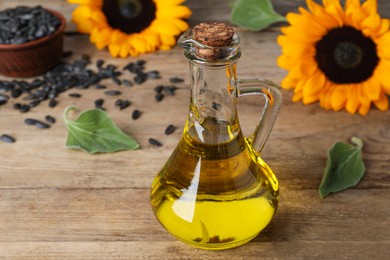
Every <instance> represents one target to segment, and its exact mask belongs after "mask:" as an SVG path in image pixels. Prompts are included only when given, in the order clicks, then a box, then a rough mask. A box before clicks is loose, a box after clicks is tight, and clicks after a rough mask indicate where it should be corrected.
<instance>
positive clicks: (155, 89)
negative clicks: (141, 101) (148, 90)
mask: <svg viewBox="0 0 390 260" xmlns="http://www.w3.org/2000/svg"><path fill="white" fill-rule="evenodd" d="M163 90H164V86H163V85H158V86H157V87H155V88H154V91H156V92H157V93H161V92H162V91H163Z"/></svg>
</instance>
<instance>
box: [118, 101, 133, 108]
mask: <svg viewBox="0 0 390 260" xmlns="http://www.w3.org/2000/svg"><path fill="white" fill-rule="evenodd" d="M130 105H131V102H130V101H129V100H123V102H122V103H121V104H120V105H119V109H120V110H123V109H125V108H128V107H129V106H130Z"/></svg>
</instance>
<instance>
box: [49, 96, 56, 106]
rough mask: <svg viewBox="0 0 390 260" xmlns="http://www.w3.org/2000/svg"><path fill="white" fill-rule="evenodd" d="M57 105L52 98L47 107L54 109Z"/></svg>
mask: <svg viewBox="0 0 390 260" xmlns="http://www.w3.org/2000/svg"><path fill="white" fill-rule="evenodd" d="M57 104H58V101H57V100H56V99H54V98H51V99H50V101H49V107H55V106H57Z"/></svg>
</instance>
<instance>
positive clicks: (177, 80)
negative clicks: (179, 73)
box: [169, 77, 184, 83]
mask: <svg viewBox="0 0 390 260" xmlns="http://www.w3.org/2000/svg"><path fill="white" fill-rule="evenodd" d="M169 81H170V82H171V83H181V82H184V79H182V78H178V77H171V78H169Z"/></svg>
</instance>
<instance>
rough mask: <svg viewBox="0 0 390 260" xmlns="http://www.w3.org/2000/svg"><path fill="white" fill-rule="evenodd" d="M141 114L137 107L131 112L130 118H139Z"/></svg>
mask: <svg viewBox="0 0 390 260" xmlns="http://www.w3.org/2000/svg"><path fill="white" fill-rule="evenodd" d="M141 114H142V113H141V111H140V110H138V109H136V110H134V111H133V113H132V114H131V118H133V119H134V120H136V119H138V118H140V116H141Z"/></svg>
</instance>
